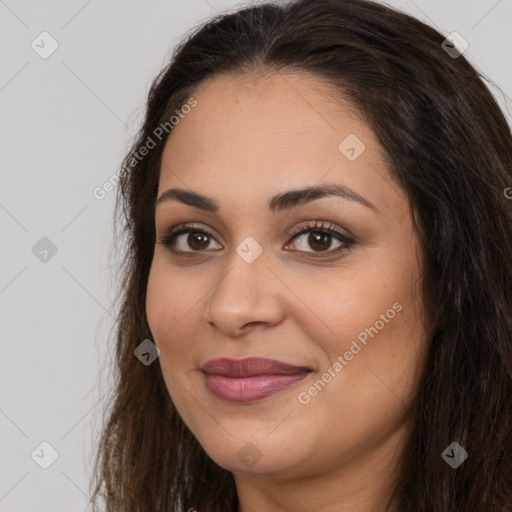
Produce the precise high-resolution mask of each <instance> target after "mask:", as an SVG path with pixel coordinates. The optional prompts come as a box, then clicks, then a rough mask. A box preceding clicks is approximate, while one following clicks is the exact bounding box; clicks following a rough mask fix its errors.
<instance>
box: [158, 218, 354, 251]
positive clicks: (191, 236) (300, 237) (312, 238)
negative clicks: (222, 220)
mask: <svg viewBox="0 0 512 512" xmlns="http://www.w3.org/2000/svg"><path fill="white" fill-rule="evenodd" d="M184 235H186V236H184ZM306 235H307V236H306ZM333 239H335V240H336V241H337V242H338V245H337V246H336V247H335V248H334V250H333V249H332V247H331V246H332V243H333ZM294 241H298V242H299V244H300V243H301V242H302V244H303V245H309V247H311V248H313V251H307V250H303V249H300V250H299V251H298V252H306V253H321V254H322V253H323V254H325V255H327V256H332V255H333V254H338V253H340V252H343V251H346V250H349V249H350V248H351V246H352V245H354V243H355V241H354V240H353V239H352V238H349V237H347V236H346V235H344V234H343V233H341V232H340V231H339V230H338V229H336V228H335V227H332V226H331V225H330V223H329V224H328V225H327V226H326V225H325V224H324V223H323V222H321V221H317V222H316V223H315V225H313V226H312V225H309V224H302V225H301V226H299V227H298V230H297V231H296V232H295V234H293V235H292V239H291V240H290V242H288V243H287V244H286V246H285V247H286V248H288V247H289V246H290V244H291V243H292V242H294ZM211 242H215V243H217V244H218V247H216V248H214V249H213V250H219V249H222V246H221V245H220V244H219V243H218V242H216V240H215V238H213V236H212V235H211V234H210V233H209V232H208V231H206V230H205V229H203V228H200V227H195V226H187V225H180V226H176V227H175V228H173V229H171V230H170V231H169V232H168V233H167V235H166V236H165V237H164V238H163V239H162V240H160V241H158V242H157V243H160V244H163V245H165V246H166V247H167V248H168V249H169V250H170V251H171V252H172V253H174V254H180V253H198V252H204V251H205V250H207V249H208V246H209V245H210V243H211ZM187 247H188V248H191V249H192V250H187ZM328 249H330V250H329V251H327V250H328ZM314 257H323V256H322V255H320V256H314Z"/></svg>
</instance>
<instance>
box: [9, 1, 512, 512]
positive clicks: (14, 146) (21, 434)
mask: <svg viewBox="0 0 512 512" xmlns="http://www.w3.org/2000/svg"><path fill="white" fill-rule="evenodd" d="M388 3H389V4H390V5H393V6H395V7H398V8H400V9H402V10H405V11H407V12H409V13H411V14H413V15H414V16H416V17H418V18H419V19H421V20H423V21H426V22H427V23H429V24H431V25H433V26H435V27H436V28H437V29H438V30H439V31H440V32H441V33H442V34H443V35H444V36H447V35H448V34H450V33H451V32H453V31H457V32H459V33H460V34H461V35H462V36H463V37H464V38H465V39H466V40H467V41H468V43H469V48H468V50H467V51H466V53H465V55H466V56H467V57H468V58H469V59H470V60H471V61H472V62H473V64H475V65H476V67H477V68H478V69H479V70H480V71H481V72H482V73H483V74H484V75H485V76H487V77H488V78H490V79H491V80H492V81H493V82H494V83H495V84H496V85H497V86H499V88H500V89H501V91H499V90H497V89H492V88H491V90H493V93H494V94H495V96H496V98H497V100H498V102H499V103H500V105H501V106H502V108H503V109H504V110H505V111H506V113H507V116H508V118H509V120H510V119H511V114H512V100H511V99H510V97H512V64H511V58H510V54H511V49H512V32H511V31H510V26H511V25H512V23H511V22H512V0H500V1H496V0H471V1H468V0H450V1H446V0H435V1H432V0H414V1H413V0H401V1H394V2H393V1H392V2H388ZM240 5H241V4H240V3H238V2H234V1H228V0H225V1H221V0H208V1H206V0H187V2H186V4H185V3H184V2H183V1H178V0H172V1H169V0H167V1H161V0H160V1H156V0H155V1H152V2H145V3H142V2H134V1H133V0H132V1H129V0H122V1H121V0H112V1H109V2H105V1H103V2H101V1H99V0H89V1H85V0H68V1H66V2H64V1H60V2H56V1H45V2H41V1H35V0H31V1H21V0H18V1H15V0H9V1H8V0H5V1H1V0H0V46H1V48H2V49H3V51H2V60H1V63H0V109H1V115H0V123H1V126H2V131H1V133H2V139H3V142H2V151H1V152H0V168H1V171H2V183H3V185H2V188H1V192H0V226H1V229H2V240H3V241H4V242H3V245H2V259H1V271H0V272H1V273H0V307H1V310H2V323H1V329H2V332H1V338H2V356H1V357H0V365H1V368H0V372H1V375H2V386H1V388H0V393H1V395H0V425H1V437H0V468H1V473H0V474H1V478H0V511H1V512H7V511H9V512H30V511H40V512H42V511H48V512H50V511H51V512H59V511H66V512H74V511H83V510H85V509H86V503H87V495H88V481H89V477H90V471H91V457H92V455H93V452H94V438H95V435H96V433H97V431H98V428H99V425H100V419H101V417H100V413H101V410H102V404H103V403H104V400H103V399H104V397H105V392H106V391H107V390H108V387H109V384H110V383H111V372H109V364H110V361H109V356H108V353H109V346H110V345H108V338H109V334H110V333H111V328H112V326H113V300H114V293H113V288H112V284H113V282H115V276H114V275H113V273H112V272H113V270H114V269H115V259H109V248H110V246H111V241H112V212H113V205H114V195H115V193H114V192H110V193H107V194H106V197H105V198H104V199H102V200H98V199H96V198H95V197H94V196H93V193H92V191H93V189H94V188H95V187H98V186H102V185H103V184H104V183H105V182H106V181H107V180H108V179H109V178H110V177H111V176H112V175H113V174H114V173H115V172H116V170H117V167H118V165H119V164H120V161H121V158H122V156H123V155H124V153H125V151H126V150H127V148H128V145H129V142H130V141H131V140H132V138H133V136H134V135H135V127H136V126H138V124H139V123H140V122H141V121H142V116H143V113H144V102H145V99H146V94H147V91H148V88H149V84H150V81H151V79H152V78H153V77H154V76H155V74H156V73H157V72H158V71H159V70H160V69H161V67H162V66H163V65H164V63H165V62H166V59H167V56H168V54H169V51H170V50H171V48H172V47H173V46H174V45H175V43H176V42H177V41H178V40H180V38H181V37H182V36H183V35H184V34H185V33H186V32H187V31H188V30H189V29H191V28H192V27H193V26H195V25H197V24H198V23H200V22H201V21H203V20H205V19H206V18H208V17H209V16H211V15H213V14H215V13H216V12H222V11H225V10H226V9H229V10H232V9H233V8H234V7H236V6H240ZM43 31H46V32H48V33H49V34H51V36H52V37H53V38H54V39H55V40H56V41H57V42H58V45H59V46H58V48H57V50H56V51H55V52H54V53H53V54H52V55H51V56H49V57H48V58H46V59H43V58H41V57H40V55H39V54H38V53H36V51H34V50H33V49H32V47H31V44H32V41H34V40H35V44H39V46H40V47H42V45H43V44H44V47H45V49H46V50H47V49H48V48H49V40H46V42H45V43H41V38H39V37H38V36H39V34H41V32H43ZM40 51H42V48H41V50H40ZM43 237H46V238H48V239H49V240H51V242H52V244H53V245H54V246H55V247H56V249H57V252H56V254H54V255H53V256H52V252H51V251H50V252H49V253H48V254H47V255H46V254H45V253H44V249H45V245H44V244H45V243H47V242H45V241H43V242H40V240H41V238H43ZM36 244H39V245H36ZM41 244H42V245H41ZM34 246H36V248H35V249H33V247H34ZM41 251H43V252H41ZM34 253H35V254H34ZM45 257H46V261H41V258H43V260H44V258H45ZM102 368H103V370H102V371H100V370H101V369H102ZM42 442H47V443H49V444H50V445H51V446H52V447H53V448H54V449H55V450H56V452H57V453H58V457H57V459H56V460H55V461H54V462H53V464H52V465H51V466H50V467H48V469H43V468H41V467H40V465H39V464H44V463H49V462H51V456H52V453H51V450H50V449H48V447H46V446H45V445H43V446H42V447H41V446H40V443H42ZM34 450H35V452H34ZM31 454H34V455H33V457H32V455H31Z"/></svg>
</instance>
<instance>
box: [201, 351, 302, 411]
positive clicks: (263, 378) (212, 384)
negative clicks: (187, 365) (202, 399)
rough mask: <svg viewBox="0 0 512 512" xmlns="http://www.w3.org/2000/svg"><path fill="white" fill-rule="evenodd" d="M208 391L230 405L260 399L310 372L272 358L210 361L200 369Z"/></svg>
mask: <svg viewBox="0 0 512 512" xmlns="http://www.w3.org/2000/svg"><path fill="white" fill-rule="evenodd" d="M201 371H202V372H203V373H204V375H205V379H206V385H207V388H208V390H209V391H210V392H211V393H212V394H213V395H214V396H216V397H217V398H219V399H221V400H223V401H226V402H230V403H248V402H255V401H258V400H262V399H263V398H266V397H268V396H270V395H273V394H275V393H277V392H279V391H282V390H284V389H287V388H289V387H290V386H292V385H294V384H295V383H297V382H300V381H302V380H303V379H305V378H306V377H307V376H308V375H309V374H310V373H311V372H312V370H311V369H310V368H308V367H305V366H295V365H291V364H288V363H284V362H282V361H277V360H275V359H264V358H255V357H250V358H246V359H241V360H235V359H229V358H220V359H212V360H210V361H208V362H207V363H205V364H204V365H203V367H202V368H201Z"/></svg>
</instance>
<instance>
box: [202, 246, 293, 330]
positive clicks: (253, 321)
mask: <svg viewBox="0 0 512 512" xmlns="http://www.w3.org/2000/svg"><path fill="white" fill-rule="evenodd" d="M283 289H284V287H283V284H282V283H281V282H280V281H279V279H278V278H277V277H276V276H275V275H274V273H273V272H272V271H271V269H270V268H269V267H268V266H267V261H266V260H265V258H264V257H263V255H261V256H260V257H259V258H257V260H256V261H254V262H252V263H247V262H246V261H244V260H243V259H242V258H241V257H240V256H239V255H238V254H236V253H235V254H234V256H233V258H232V259H230V265H229V267H228V270H227V271H226V272H225V273H224V274H223V276H222V277H221V278H220V279H219V281H218V282H217V284H216V285H215V286H214V288H213V290H212V292H211V296H210V300H209V302H208V304H207V306H206V308H205V313H204V318H205V320H206V321H207V323H208V324H209V325H210V326H212V327H215V328H217V329H219V330H220V331H222V332H223V333H224V334H226V335H229V336H241V335H243V334H244V333H245V332H247V330H249V329H250V328H251V326H261V325H263V326H266V327H270V326H275V325H278V324H279V323H280V322H281V321H282V320H283V318H284V312H283V307H282V302H280V300H279V295H280V293H281V291H282V290H283Z"/></svg>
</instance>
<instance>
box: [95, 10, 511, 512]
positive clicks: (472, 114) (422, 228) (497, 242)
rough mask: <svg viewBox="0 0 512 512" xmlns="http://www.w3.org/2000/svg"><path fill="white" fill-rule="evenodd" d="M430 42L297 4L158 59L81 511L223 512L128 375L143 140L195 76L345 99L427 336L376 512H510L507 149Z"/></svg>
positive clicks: (198, 455) (127, 186)
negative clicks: (386, 184) (307, 83)
mask: <svg viewBox="0 0 512 512" xmlns="http://www.w3.org/2000/svg"><path fill="white" fill-rule="evenodd" d="M444 39H445V37H444V36H443V35H441V34H440V33H439V32H437V31H436V30H434V29H433V28H431V27H429V26H427V25H425V24H424V23H422V22H420V21H418V20H417V19H415V18H413V17H411V16H409V15H406V14H404V13H401V12H399V11H396V10H393V9H391V8H389V7H386V6H384V5H381V4H378V3H374V2H372V1H369V0H314V1H312V0H298V1H291V2H287V3H282V4H279V5H277V4H273V3H269V4H263V5H262V4H260V5H257V6H254V7H249V8H244V9H242V10H238V11H236V12H233V13H229V14H224V15H219V16H216V17H215V18H212V19H211V20H210V21H209V22H207V23H205V24H203V25H201V26H199V27H197V28H196V29H195V30H194V31H193V32H192V33H191V34H190V35H189V36H188V38H187V39H186V40H185V41H183V42H182V43H181V44H180V45H179V46H178V47H177V48H176V50H175V51H174V53H173V55H172V58H171V61H170V63H169V65H168V66H166V67H165V68H164V69H163V70H162V71H161V73H160V74H159V75H158V76H157V77H156V78H155V80H154V82H153V83H152V86H151V89H150V92H149V98H148V102H147V109H146V115H145V120H144V124H143V126H142V128H141V130H140V132H139V134H138V136H137V140H136V142H135V143H134V144H133V146H132V148H131V149H130V152H129V153H128V154H127V156H126V158H125V159H124V161H123V163H122V167H121V169H120V171H119V175H120V181H119V187H118V197H117V203H116V215H117V218H118V219H119V220H121V222H122V229H121V230H120V234H121V236H122V237H123V240H124V241H126V249H125V251H124V253H123V254H124V255H123V257H124V260H123V267H122V276H121V277H120V279H119V285H120V301H121V302H120V304H121V307H120V311H119V315H118V322H117V330H116V349H115V363H116V364H115V367H114V370H115V372H116V375H115V376H116V383H115V387H114V389H113V390H112V393H111V396H110V400H109V402H108V416H107V419H106V421H105V422H104V426H103V431H102V435H101V439H100V441H99V444H98V451H97V458H96V461H95V462H96V464H95V474H94V475H95V481H94V482H93V485H92V490H93V497H92V502H93V503H94V510H97V508H96V507H97V506H98V500H99V499H100V498H101V499H103V500H104V502H105V510H107V511H109V512H114V511H115V512H121V511H122V512H135V511H138V512H170V511H173V512H174V511H185V510H189V509H191V508H192V509H195V510H197V511H199V512H206V511H210V512H221V511H222V512H224V511H236V510H237V506H238V499H237V494H236V488H235V485H234V479H233V475H232V474H231V473H230V472H228V471H226V470H224V469H223V468H221V467H220V466H218V465H217V464H216V463H215V462H214V461H213V460H212V459H210V457H209V456H208V455H207V454H206V452H205V451H204V450H203V448H202V447H201V446H200V445H199V443H198V442H197V440H196V439H195V438H194V436H193V435H192V433H191V432H190V431H189V429H188V428H187V427H186V426H185V425H184V423H183V421H182V420H181V418H180V417H179V415H178V413H177V411H176V409H175V408H174V406H173V404H172V402H171V400H170V397H169V394H168V391H167V389H166V386H165V382H164V380H163V377H162V369H161V366H160V364H159V361H158V360H157V361H156V362H155V363H154V364H152V365H149V366H145V365H143V364H141V362H140V361H139V360H138V359H137V358H136V357H134V350H135V348H136V347H137V346H138V345H139V344H140V343H141V342H142V341H143V340H145V339H152V335H151V331H150V329H149V326H148V322H147V319H146V313H145V298H146V288H147V282H148V274H149V269H150V265H151V261H152V256H153V250H154V246H155V227H154V208H153V206H154V204H155V200H156V193H157V190H158V181H159V171H160V165H161V156H162V151H163V147H164V144H165V141H166V139H167V137H168V135H169V133H170V132H171V131H172V130H171V129H169V130H168V132H164V136H162V133H161V132H162V130H160V131H157V132H155V130H157V128H158V127H159V126H161V125H162V123H165V122H168V121H169V119H170V117H171V116H172V115H173V113H175V112H176V111H178V113H179V112H180V108H182V106H183V105H185V104H186V102H187V100H189V99H190V97H191V95H192V96H193V93H194V90H195V89H196V87H197V86H198V85H199V84H200V83H201V82H203V81H204V80H205V79H207V78H208V79H210V78H215V77H219V76H222V75H226V74H234V73H256V74H258V73H262V72H264V70H271V71H280V70H287V71H297V72H301V71H302V72H308V73H313V74H314V75H316V76H317V77H318V79H319V80H320V81H322V82H324V83H326V84H328V85H332V86H334V87H335V88H336V90H338V91H339V93H340V96H343V97H348V98H349V99H350V100H351V102H352V104H353V105H354V106H355V107H356V108H357V110H358V111H359V112H360V113H361V115H362V116H364V119H365V120H366V122H367V123H368V125H369V126H370V127H371V128H372V129H373V131H374V132H375V134H376V136H377V137H378V140H379V141H380V143H381V145H382V147H383V148H384V151H385V154H386V158H387V163H388V167H389V170H390V173H391V175H392V177H393V179H395V180H396V182H397V183H398V184H399V185H400V186H401V187H402V188H403V189H404V190H405V191H406V193H407V195H408V198H409V201H410V205H411V208H412V211H413V213H414V218H415V229H416V233H417V235H418V238H419V240H420V243H421V247H422V252H423V259H424V268H423V273H424V283H423V298H424V302H425V305H426V307H427V310H428V312H429V316H430V318H431V325H432V326H433V335H432V337H431V339H430V345H429V355H428V360H427V363H426V367H425V376H424V378H423V379H422V381H421V385H420V387H419V389H418V392H417V399H416V401H415V404H414V407H413V414H414V427H413V429H412V432H411V438H410V441H409V443H408V444H407V445H406V447H405V450H404V454H403V471H402V472H401V473H400V479H399V485H398V486H397V488H396V492H395V495H394V498H395V500H394V501H395V508H394V510H396V511H400V512H402V511H414V512H427V511H429V512H432V511H434V512H455V511H457V512H477V511H478V512H498V511H499V512H504V511H507V510H512V400H511V397H512V355H511V354H512V349H511V347H512V265H511V258H512V201H511V200H510V198H507V196H508V197H510V195H511V194H512V189H510V188H509V187H512V136H511V131H510V127H509V125H508V123H507V120H506V118H505V117H504V115H503V113H502V111H501V110H500V108H499V106H498V104H497V102H496V100H495V99H494V98H493V95H492V94H491V92H490V90H489V89H488V87H487V86H486V84H485V82H484V77H482V76H481V75H480V74H479V73H478V72H477V71H476V70H475V68H474V67H473V66H472V65H470V63H469V62H468V61H467V60H466V58H465V57H464V55H459V56H454V55H453V53H452V54H450V53H449V52H448V51H446V50H445V47H443V45H442V43H443V40H444ZM333 101H334V100H333ZM168 128H169V127H168ZM155 133H158V134H159V136H158V137H157V136H156V135H155ZM148 138H151V139H152V141H153V143H154V147H153V148H152V149H151V150H150V151H149V153H148V154H146V155H145V156H144V157H143V158H135V157H134V155H140V154H141V153H140V149H141V148H142V147H143V146H146V147H147V145H148V140H149V139H148ZM507 191H508V193H507ZM453 441H457V442H458V443H459V444H460V445H461V446H462V447H463V448H464V449H465V450H466V451H467V452H468V453H469V457H468V459H467V460H466V461H465V462H464V463H463V464H462V465H460V466H459V467H458V468H457V469H453V468H452V467H450V465H448V464H447V463H446V462H445V461H444V460H443V459H442V457H441V454H442V452H443V451H444V450H445V448H446V447H447V446H448V445H450V443H451V442H453Z"/></svg>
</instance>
